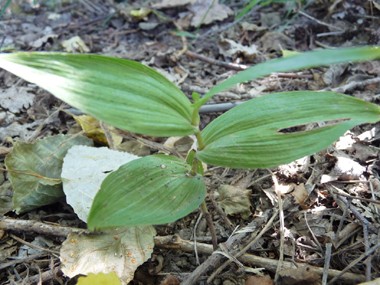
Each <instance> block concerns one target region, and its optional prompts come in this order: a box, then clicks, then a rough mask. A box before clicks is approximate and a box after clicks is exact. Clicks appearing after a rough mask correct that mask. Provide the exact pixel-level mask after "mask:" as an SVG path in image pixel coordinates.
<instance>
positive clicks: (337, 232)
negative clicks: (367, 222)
mask: <svg viewBox="0 0 380 285" xmlns="http://www.w3.org/2000/svg"><path fill="white" fill-rule="evenodd" d="M351 201H352V199H351V198H349V199H348V200H347V204H346V208H344V211H343V215H342V218H341V219H340V222H339V226H338V230H337V231H336V233H335V240H334V241H335V245H336V244H337V243H338V242H339V233H340V231H341V230H342V228H343V224H344V220H345V219H346V217H347V213H348V209H349V207H350V204H351Z"/></svg>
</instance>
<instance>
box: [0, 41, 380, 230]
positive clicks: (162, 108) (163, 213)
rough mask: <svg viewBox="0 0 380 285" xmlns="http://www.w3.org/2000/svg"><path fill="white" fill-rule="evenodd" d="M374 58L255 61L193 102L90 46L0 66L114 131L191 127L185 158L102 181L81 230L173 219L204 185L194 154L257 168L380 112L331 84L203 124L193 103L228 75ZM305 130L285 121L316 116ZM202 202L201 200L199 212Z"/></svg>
mask: <svg viewBox="0 0 380 285" xmlns="http://www.w3.org/2000/svg"><path fill="white" fill-rule="evenodd" d="M379 57H380V49H379V48H378V47H362V48H349V49H337V50H326V51H313V52H307V53H302V54H298V55H294V56H291V57H287V58H281V59H276V60H272V61H268V62H265V63H262V64H259V65H256V66H254V67H252V68H250V69H247V70H245V71H242V72H240V73H239V74H237V75H235V76H233V77H231V78H229V79H227V80H226V81H224V82H222V83H220V84H218V85H216V86H215V87H214V88H212V89H211V90H210V91H209V92H208V93H207V94H205V95H204V96H203V97H202V98H200V96H199V95H198V94H196V93H194V94H193V99H194V103H191V102H190V101H189V100H188V99H187V97H186V96H185V95H184V94H183V93H182V92H181V91H180V90H179V89H178V88H177V87H176V86H174V84H172V83H171V82H170V81H169V80H167V79H166V78H165V77H164V76H162V75H161V74H159V73H157V72H156V71H154V70H153V69H151V68H149V67H147V66H144V65H142V64H140V63H137V62H133V61H129V60H124V59H117V58H111V57H105V56H100V55H93V54H62V53H37V52H32V53H13V54H1V55H0V67H2V68H4V69H6V70H8V71H10V72H12V73H14V74H16V75H18V76H20V77H22V78H24V79H26V80H28V81H30V82H33V83H35V84H37V85H39V86H40V87H42V88H45V89H46V90H48V91H50V92H51V93H52V94H54V95H55V96H56V97H58V98H60V99H62V100H63V101H65V102H67V103H69V104H71V105H72V106H74V107H76V108H78V109H80V110H82V111H84V112H86V113H87V114H90V115H92V116H94V117H96V118H97V119H99V120H102V121H105V122H107V123H109V124H112V125H114V126H116V127H119V128H121V129H125V130H129V131H132V132H136V133H140V134H145V135H153V136H185V135H190V134H195V135H196V137H197V140H198V150H197V152H194V151H192V152H190V154H189V156H188V158H187V162H185V161H182V160H181V159H179V158H176V157H172V156H164V155H152V156H147V157H143V158H140V159H137V160H133V161H131V162H129V163H127V164H125V165H123V166H121V167H120V168H119V169H118V170H117V171H114V172H112V173H111V174H109V175H108V176H107V177H106V179H105V180H104V181H103V182H102V185H101V189H100V191H99V192H98V194H97V195H96V197H95V199H94V202H93V204H92V208H91V211H90V214H89V219H88V226H89V228H90V229H95V228H109V227H119V226H123V225H125V226H134V225H152V224H162V223H168V222H173V221H175V220H177V219H179V218H181V217H183V216H185V215H187V214H188V213H190V212H192V211H193V210H194V209H195V208H197V207H198V206H199V205H200V204H202V202H203V200H204V198H205V196H206V189H205V185H204V183H203V179H202V175H203V169H202V166H201V163H200V161H203V162H205V163H208V164H213V165H220V166H228V167H234V168H265V167H273V166H276V165H280V164H284V163H288V162H291V161H293V160H295V159H297V158H299V157H302V156H305V155H310V154H312V153H315V152H317V151H319V150H321V149H323V148H325V147H327V146H328V145H329V144H331V143H332V142H334V141H335V140H336V139H338V138H339V136H341V135H342V134H343V133H344V132H345V131H346V130H348V129H350V128H352V127H354V126H356V125H358V124H363V123H374V122H377V121H379V120H380V108H379V107H378V106H376V105H374V104H370V103H366V102H364V101H362V100H359V99H356V98H353V97H350V96H346V95H343V94H337V93H333V92H310V91H297V92H284V93H276V94H270V95H266V96H263V97H261V98H257V99H253V100H250V101H248V102H246V103H244V104H241V105H240V106H238V107H235V108H234V109H232V110H230V111H228V112H226V113H225V114H223V115H222V116H220V117H219V118H217V119H216V120H214V121H213V122H211V123H210V124H209V125H208V126H207V127H206V128H205V129H204V130H202V131H201V130H200V129H199V114H198V110H199V108H200V107H201V106H202V105H203V104H205V103H206V102H207V100H209V99H210V98H211V97H212V96H213V95H214V94H216V93H218V92H220V91H222V90H225V89H227V88H230V87H232V86H234V85H235V84H237V83H241V82H246V81H248V80H252V79H254V78H258V77H261V76H266V75H269V74H270V73H272V72H286V71H291V70H298V69H301V68H307V67H313V66H320V65H328V64H334V63H339V62H348V61H361V60H372V59H375V58H379ZM321 121H324V122H326V121H327V122H329V123H330V124H328V125H326V126H324V127H320V128H316V129H312V130H310V131H298V132H287V131H286V130H288V128H291V127H295V126H300V125H305V124H309V123H316V122H321ZM204 207H205V204H204V203H203V204H202V209H203V210H204Z"/></svg>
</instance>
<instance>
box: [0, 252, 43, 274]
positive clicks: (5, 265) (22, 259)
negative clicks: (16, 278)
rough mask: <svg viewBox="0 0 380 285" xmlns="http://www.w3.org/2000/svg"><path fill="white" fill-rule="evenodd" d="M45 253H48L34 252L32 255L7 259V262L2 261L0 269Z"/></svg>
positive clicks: (31, 259)
mask: <svg viewBox="0 0 380 285" xmlns="http://www.w3.org/2000/svg"><path fill="white" fill-rule="evenodd" d="M47 255H48V254H47V253H46V252H39V253H36V254H33V255H29V256H25V257H24V258H20V259H14V260H11V261H8V262H4V263H2V264H0V270H3V269H4V268H7V267H9V266H13V265H16V264H19V263H24V262H28V261H33V260H35V259H38V258H41V257H45V256H47Z"/></svg>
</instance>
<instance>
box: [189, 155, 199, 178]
mask: <svg viewBox="0 0 380 285" xmlns="http://www.w3.org/2000/svg"><path fill="white" fill-rule="evenodd" d="M198 164H199V159H198V158H196V157H194V159H193V164H192V166H191V171H190V174H191V175H192V176H195V175H197V167H198Z"/></svg>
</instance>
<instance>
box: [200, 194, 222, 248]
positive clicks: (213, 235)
mask: <svg viewBox="0 0 380 285" xmlns="http://www.w3.org/2000/svg"><path fill="white" fill-rule="evenodd" d="M201 210H202V212H203V215H204V216H205V218H206V221H207V226H208V228H209V230H210V234H211V239H212V246H213V248H214V250H217V249H218V239H217V238H216V233H215V228H214V224H213V222H212V218H211V215H210V213H209V212H208V210H207V205H206V202H205V201H204V200H203V202H202V204H201Z"/></svg>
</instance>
